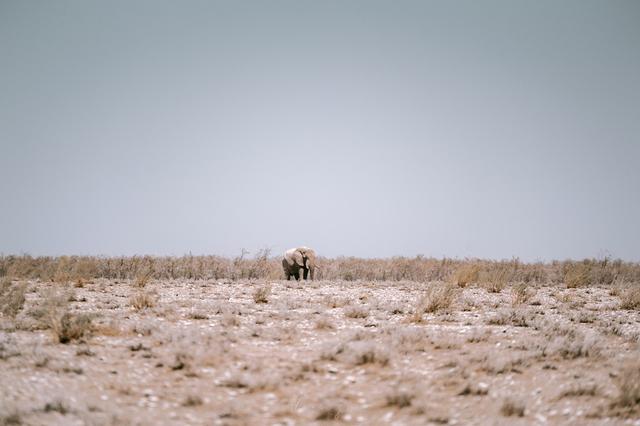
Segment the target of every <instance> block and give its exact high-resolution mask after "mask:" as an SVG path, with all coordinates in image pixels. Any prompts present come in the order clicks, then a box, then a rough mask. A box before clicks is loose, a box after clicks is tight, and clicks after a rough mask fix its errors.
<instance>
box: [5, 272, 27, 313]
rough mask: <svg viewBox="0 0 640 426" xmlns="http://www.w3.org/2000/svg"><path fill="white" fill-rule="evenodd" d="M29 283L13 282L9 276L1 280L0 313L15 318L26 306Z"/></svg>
mask: <svg viewBox="0 0 640 426" xmlns="http://www.w3.org/2000/svg"><path fill="white" fill-rule="evenodd" d="M26 292H27V285H26V284H25V283H17V284H12V282H11V280H10V279H9V278H3V279H2V281H0V313H1V314H2V315H3V316H8V317H11V318H14V317H15V316H16V315H17V314H18V312H19V311H20V310H21V309H22V307H23V306H24V301H25V293H26Z"/></svg>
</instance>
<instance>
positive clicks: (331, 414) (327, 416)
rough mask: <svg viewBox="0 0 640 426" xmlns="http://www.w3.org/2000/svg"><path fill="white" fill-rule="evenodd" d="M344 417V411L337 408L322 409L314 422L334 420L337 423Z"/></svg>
mask: <svg viewBox="0 0 640 426" xmlns="http://www.w3.org/2000/svg"><path fill="white" fill-rule="evenodd" d="M343 416H344V411H343V410H342V409H341V408H338V407H334V406H331V407H324V408H321V409H320V411H319V412H318V414H317V415H316V420H329V421H331V420H334V421H339V420H340V419H342V417H343Z"/></svg>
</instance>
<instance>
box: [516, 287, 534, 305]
mask: <svg viewBox="0 0 640 426" xmlns="http://www.w3.org/2000/svg"><path fill="white" fill-rule="evenodd" d="M533 293H534V292H533V291H531V289H530V288H529V286H528V285H527V284H525V283H523V282H520V283H518V284H516V285H514V286H513V295H512V297H513V299H512V301H511V303H512V305H513V306H518V305H523V304H525V303H527V301H529V299H530V298H531V296H532V295H533Z"/></svg>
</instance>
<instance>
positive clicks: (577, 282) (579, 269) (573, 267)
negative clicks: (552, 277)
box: [564, 263, 591, 288]
mask: <svg viewBox="0 0 640 426" xmlns="http://www.w3.org/2000/svg"><path fill="white" fill-rule="evenodd" d="M564 283H565V285H566V286H567V288H577V287H586V286H588V285H589V284H591V266H590V264H588V263H572V264H568V265H566V266H565V268H564Z"/></svg>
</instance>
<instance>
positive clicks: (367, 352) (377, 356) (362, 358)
mask: <svg viewBox="0 0 640 426" xmlns="http://www.w3.org/2000/svg"><path fill="white" fill-rule="evenodd" d="M344 353H345V358H346V360H347V361H348V362H350V363H351V364H353V365H364V364H378V365H381V366H385V365H387V364H389V360H390V356H389V353H388V352H387V351H386V349H384V348H382V347H381V346H379V345H377V344H376V343H374V342H350V343H348V344H347V345H346V347H345V350H344Z"/></svg>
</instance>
